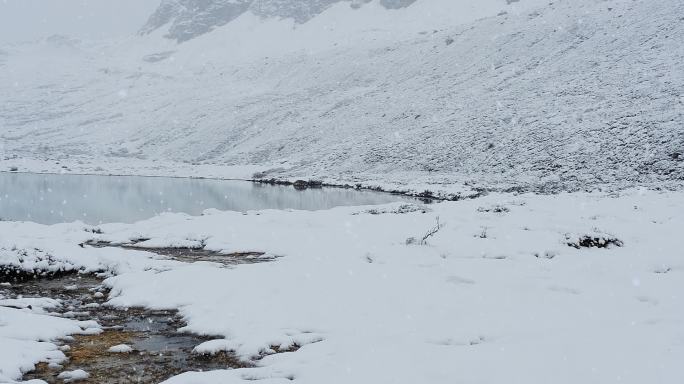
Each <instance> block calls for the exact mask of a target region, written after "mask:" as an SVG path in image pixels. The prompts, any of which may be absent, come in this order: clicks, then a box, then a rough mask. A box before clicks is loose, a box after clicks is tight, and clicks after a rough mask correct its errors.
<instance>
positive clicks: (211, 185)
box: [0, 173, 407, 224]
mask: <svg viewBox="0 0 684 384" xmlns="http://www.w3.org/2000/svg"><path fill="white" fill-rule="evenodd" d="M402 200H407V199H406V198H403V197H400V196H394V195H390V194H384V193H376V192H367V191H355V190H345V189H337V188H323V189H307V190H303V191H298V190H295V189H294V188H292V187H286V186H271V185H260V184H254V183H250V182H246V181H227V180H207V179H182V178H164V177H133V176H93V175H39V174H30V173H0V219H2V220H12V221H33V222H38V223H42V224H55V223H62V222H73V221H76V220H80V221H83V222H84V223H88V224H100V223H109V222H122V223H132V222H136V221H139V220H143V219H147V218H150V217H153V216H155V215H158V214H160V213H162V212H184V213H188V214H190V215H200V214H201V213H202V212H203V211H204V210H205V209H208V208H216V209H220V210H229V211H248V210H259V209H300V210H319V209H328V208H332V207H337V206H352V205H371V204H385V203H390V202H395V201H402Z"/></svg>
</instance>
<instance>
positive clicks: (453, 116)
mask: <svg viewBox="0 0 684 384" xmlns="http://www.w3.org/2000/svg"><path fill="white" fill-rule="evenodd" d="M448 3H449V4H451V5H452V6H453V7H456V8H453V9H452V11H450V13H444V12H441V13H440V12H436V10H437V9H438V7H437V5H438V0H434V2H431V1H428V0H422V1H417V2H416V3H414V4H413V5H411V6H409V7H406V8H402V9H398V10H391V11H390V10H387V9H385V8H384V7H382V6H381V5H380V4H378V3H376V2H373V3H370V4H365V5H364V6H363V7H361V8H360V9H352V8H351V7H349V4H347V3H344V4H342V3H340V4H335V5H333V6H332V7H331V8H329V9H328V10H326V11H325V12H323V13H322V14H320V15H318V16H317V17H315V18H313V19H311V20H309V21H308V22H306V23H304V24H300V25H296V24H293V23H294V22H293V21H292V20H278V19H262V18H261V17H259V16H254V15H252V14H250V13H249V12H247V13H245V14H243V15H241V16H240V17H238V18H237V19H235V20H234V21H233V22H231V23H228V24H226V25H225V26H223V27H220V28H217V29H215V30H214V31H213V32H211V33H207V34H204V35H202V36H199V37H197V38H195V39H192V40H190V41H187V42H185V43H183V44H176V43H175V42H174V41H170V40H168V39H164V38H162V37H161V36H162V35H163V33H156V32H155V33H153V34H152V35H149V36H145V37H136V38H134V39H131V40H130V41H126V42H114V43H106V44H105V43H87V42H74V41H72V40H68V39H53V41H47V42H42V43H39V44H36V45H32V46H11V47H4V48H2V49H3V50H4V51H6V52H7V54H6V55H5V56H4V57H5V59H4V60H5V64H4V68H3V70H2V71H0V112H1V113H0V126H1V127H2V132H1V135H2V136H0V137H1V138H2V148H3V152H4V157H6V158H10V159H9V160H5V161H3V162H2V164H0V166H3V167H4V166H9V165H12V164H15V163H18V165H19V166H20V167H22V164H34V163H30V162H26V163H21V162H18V161H17V160H16V159H12V157H14V156H17V157H19V158H22V159H29V158H31V159H42V160H50V162H51V163H54V160H60V161H62V164H68V165H69V166H71V167H72V168H73V169H75V170H80V171H84V172H85V171H98V172H99V171H102V172H107V171H116V172H124V173H131V172H136V171H132V170H130V168H129V167H130V165H131V164H136V165H141V164H152V165H151V167H152V168H156V169H157V170H158V173H171V174H173V173H175V172H176V170H177V169H179V168H178V167H177V166H176V164H177V163H185V164H202V165H206V166H207V167H210V166H213V167H214V168H212V169H215V168H216V166H221V167H223V166H243V165H250V167H249V169H250V173H251V172H252V171H253V170H254V169H258V170H262V171H266V174H267V176H269V177H270V176H276V177H315V178H323V179H328V180H338V181H366V182H370V181H378V180H381V181H395V182H408V183H417V182H444V183H464V182H467V183H469V184H470V185H474V186H480V187H493V188H509V187H520V188H533V189H537V190H539V189H543V190H549V189H551V190H557V189H559V188H563V189H577V188H587V187H588V188H591V187H595V186H599V185H610V186H614V187H622V186H629V185H635V184H645V185H651V186H654V185H658V186H661V185H672V186H675V185H680V184H681V182H682V180H684V116H683V113H684V95H683V90H684V44H682V41H684V22H683V20H682V18H683V15H684V3H682V2H681V1H679V0H653V1H631V0H629V1H628V0H609V1H598V0H573V1H570V0H559V1H555V2H553V3H547V2H544V3H543V4H544V5H543V6H540V4H539V2H534V1H531V0H528V2H525V0H522V1H520V2H516V3H512V4H506V3H505V2H504V1H501V2H499V1H498V0H497V1H495V0H491V1H483V2H480V3H478V4H473V2H469V1H454V2H448ZM442 4H446V3H445V2H442ZM458 7H461V8H458ZM457 9H462V10H463V12H460V13H459V12H456V10H457ZM419 15H420V16H421V17H418V16H419ZM430 15H431V16H430ZM429 16H430V17H432V18H430V17H429ZM447 16H450V17H452V20H455V21H454V22H453V23H452V24H451V25H450V24H449V23H448V22H447V20H448V17H447ZM352 18H353V20H354V23H351V24H353V25H354V28H355V29H353V30H351V32H350V30H349V29H345V28H347V27H346V24H344V23H343V22H342V21H343V20H351V19H352ZM293 25H296V27H295V28H293ZM373 25H375V26H376V27H373ZM433 25H434V26H436V27H435V28H431V27H430V26H433ZM392 26H394V27H392ZM392 28H394V29H392ZM164 33H165V32H164ZM243 33H249V38H244V37H243V38H240V36H243V35H241V34H243ZM26 167H29V166H28V165H26ZM30 167H33V170H41V169H50V168H49V167H48V166H42V165H31V166H30ZM30 167H29V168H30ZM41 167H43V168H41ZM201 169H203V168H202V167H198V168H196V170H195V174H196V175H197V174H199V175H204V176H211V175H214V173H211V172H208V173H204V174H203V173H202V171H201ZM137 172H141V171H139V170H138V171H137Z"/></svg>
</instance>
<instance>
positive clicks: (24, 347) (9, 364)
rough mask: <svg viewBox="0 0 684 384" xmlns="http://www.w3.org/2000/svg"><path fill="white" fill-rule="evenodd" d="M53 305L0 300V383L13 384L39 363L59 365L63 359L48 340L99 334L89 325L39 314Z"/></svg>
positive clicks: (95, 327)
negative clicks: (29, 306) (20, 305)
mask: <svg viewBox="0 0 684 384" xmlns="http://www.w3.org/2000/svg"><path fill="white" fill-rule="evenodd" d="M18 303H23V304H24V305H28V303H31V304H32V305H33V309H31V310H29V309H27V308H25V309H15V308H9V307H8V306H18V305H17V304H18ZM53 305H55V303H54V301H52V300H50V299H45V298H43V299H40V298H33V299H29V298H26V299H19V300H16V301H11V300H3V302H2V303H0V382H3V383H5V382H13V380H18V379H20V378H21V375H22V373H24V372H28V371H30V370H32V369H33V368H34V365H35V364H36V363H38V362H40V361H46V362H48V363H59V362H62V361H63V360H64V359H65V358H66V357H65V356H64V354H63V353H62V352H61V351H60V350H59V349H58V348H57V346H56V345H55V344H53V343H51V342H50V341H51V340H55V339H58V338H62V337H65V336H67V335H71V334H84V333H90V332H92V331H93V330H99V328H98V325H97V324H96V323H94V322H90V321H74V320H69V319H63V318H59V317H54V316H49V315H45V314H42V312H43V311H42V309H39V308H37V307H43V308H46V307H47V308H50V307H52V306H53Z"/></svg>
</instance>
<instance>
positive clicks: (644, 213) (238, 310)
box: [0, 190, 684, 384]
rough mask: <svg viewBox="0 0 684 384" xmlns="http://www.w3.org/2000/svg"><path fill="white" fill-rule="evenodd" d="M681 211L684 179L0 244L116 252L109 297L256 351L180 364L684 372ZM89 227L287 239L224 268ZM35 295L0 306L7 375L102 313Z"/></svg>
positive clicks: (342, 375) (278, 369)
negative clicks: (619, 189)
mask: <svg viewBox="0 0 684 384" xmlns="http://www.w3.org/2000/svg"><path fill="white" fill-rule="evenodd" d="M423 210H424V211H425V212H423ZM437 218H439V223H440V224H441V225H442V226H441V229H440V230H439V231H437V232H436V233H435V234H434V235H433V236H431V237H429V238H427V239H426V241H425V244H421V242H422V241H421V240H422V238H423V236H424V235H425V234H426V233H428V232H430V229H431V228H434V227H435V226H436V222H437ZM682 227H684V194H683V193H682V192H655V191H647V190H640V191H628V192H624V193H621V194H619V195H618V194H613V195H605V194H598V193H593V194H585V193H576V194H559V195H554V196H539V195H529V194H524V195H511V194H492V195H490V196H487V197H484V198H480V199H475V200H467V201H461V202H447V203H441V204H434V205H430V206H426V207H422V209H420V210H416V209H415V207H414V209H408V207H400V206H398V205H387V206H379V207H351V208H337V209H332V210H327V211H317V212H303V211H289V212H288V211H261V212H249V213H248V214H241V213H231V212H218V211H207V212H205V214H204V215H203V216H200V217H189V216H186V215H181V214H167V215H163V216H160V217H157V218H154V219H151V220H148V221H144V222H140V223H137V224H130V225H124V224H107V225H102V226H100V227H99V229H100V230H101V232H103V233H102V234H97V233H93V231H92V230H93V228H92V227H88V226H85V225H82V224H79V223H74V224H60V225H55V226H42V225H37V224H32V223H17V222H0V233H2V237H0V262H1V263H2V264H3V265H5V266H7V265H13V266H15V267H17V268H20V269H35V268H37V267H38V268H41V269H43V270H56V269H60V268H62V269H80V270H84V271H95V270H106V271H109V272H113V273H114V274H116V276H113V277H111V278H110V279H108V280H106V282H105V283H106V284H107V285H108V286H109V287H111V289H112V290H111V294H110V296H109V297H108V302H109V304H110V305H114V306H121V307H130V306H147V307H151V308H157V309H161V308H166V309H171V308H177V309H178V310H179V311H180V314H181V315H182V316H183V317H184V318H185V320H186V322H187V327H186V328H185V329H184V330H187V331H192V332H197V333H203V334H209V335H214V336H215V337H216V340H214V341H210V342H208V343H205V344H202V345H199V346H197V347H196V352H197V353H210V352H212V351H219V350H233V351H235V352H236V353H237V354H238V355H239V356H240V357H241V358H242V359H245V360H254V361H255V362H256V367H255V368H247V369H239V370H232V371H214V372H203V373H187V374H183V375H180V376H177V377H174V378H172V379H170V380H169V381H168V382H169V383H214V382H215V383H242V382H248V381H249V382H252V381H254V380H256V382H264V383H266V382H268V383H281V382H282V383H287V382H291V380H294V382H297V383H317V384H318V383H428V382H429V383H454V382H468V383H473V382H478V383H501V382H506V381H514V382H525V383H549V382H552V383H568V384H576V383H602V384H603V383H618V382H619V383H644V382H649V383H672V384H674V383H679V382H681V381H682V379H683V378H684V367H682V365H681V361H682V360H683V359H684V305H682V295H681V293H682V292H684V275H682V274H683V273H684V259H683V256H684V255H683V254H682V240H681V228H682ZM95 232H99V231H95ZM585 236H587V237H585ZM140 239H149V240H144V241H142V242H141V240H140ZM411 239H413V240H411ZM87 240H99V241H111V242H113V243H123V244H125V243H130V242H134V241H138V243H137V244H136V246H138V247H173V246H185V247H201V246H204V247H205V249H208V250H216V251H222V252H226V253H228V252H237V251H259V252H265V253H266V255H267V256H278V258H277V259H275V260H274V261H271V262H266V263H260V264H250V265H240V266H237V267H235V268H225V267H223V266H222V265H219V264H212V263H206V262H198V263H193V264H186V263H180V262H176V261H172V260H163V259H160V257H159V256H157V255H155V254H153V253H147V252H142V251H134V250H125V249H120V248H91V247H88V246H86V247H85V248H82V247H79V246H78V244H79V243H82V242H84V241H87ZM604 246H607V247H604ZM27 303H28V302H27ZM27 303H23V307H24V309H17V308H22V305H16V304H17V303H14V304H15V305H14V307H17V308H8V307H3V308H0V324H3V326H2V327H0V362H2V364H1V365H0V381H7V380H17V379H19V377H20V372H22V371H26V370H28V369H30V367H31V366H32V364H35V363H37V362H38V361H41V360H45V359H51V361H59V357H60V354H61V352H59V351H57V350H55V348H54V346H53V347H51V344H50V340H51V339H53V338H55V337H59V336H64V335H66V334H70V333H75V332H76V333H77V332H84V328H86V330H87V329H88V328H89V327H92V326H93V325H92V324H79V323H76V322H73V321H71V320H65V319H61V318H52V317H49V316H46V315H45V314H43V313H42V312H41V310H40V307H41V306H50V305H56V304H57V303H54V302H52V301H50V300H42V301H41V300H33V301H31V303H33V304H34V305H33V306H32V309H28V308H26V307H25V305H26V304H27ZM39 303H42V304H39ZM6 304H7V303H4V302H3V303H2V305H6ZM29 322H30V323H29ZM27 324H30V325H31V326H27ZM92 331H93V330H90V331H88V332H92ZM35 340H40V341H41V342H39V343H38V342H36V341H35ZM293 346H297V347H301V348H299V349H298V350H296V351H294V352H286V353H277V354H276V353H273V352H275V350H276V349H279V350H280V351H283V350H294V349H296V348H291V347H293ZM257 358H261V359H259V360H255V359H257Z"/></svg>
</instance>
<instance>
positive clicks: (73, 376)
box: [57, 369, 90, 383]
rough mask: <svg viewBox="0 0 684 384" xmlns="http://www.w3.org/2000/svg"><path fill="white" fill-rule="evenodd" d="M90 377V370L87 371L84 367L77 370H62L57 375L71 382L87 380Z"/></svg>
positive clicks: (66, 381)
mask: <svg viewBox="0 0 684 384" xmlns="http://www.w3.org/2000/svg"><path fill="white" fill-rule="evenodd" d="M88 377H90V375H89V374H88V372H86V371H84V370H82V369H77V370H75V371H67V372H62V373H60V374H59V375H57V378H58V379H62V380H64V382H65V383H71V382H74V381H81V380H85V379H87V378H88Z"/></svg>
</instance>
